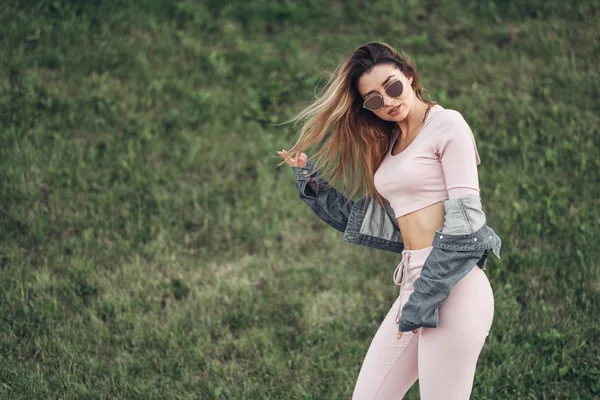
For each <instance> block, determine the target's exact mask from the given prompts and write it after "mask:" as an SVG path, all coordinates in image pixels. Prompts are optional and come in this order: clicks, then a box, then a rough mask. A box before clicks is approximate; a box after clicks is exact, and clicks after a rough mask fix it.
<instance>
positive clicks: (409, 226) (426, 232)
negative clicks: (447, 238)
mask: <svg viewBox="0 0 600 400" xmlns="http://www.w3.org/2000/svg"><path fill="white" fill-rule="evenodd" d="M444 215H445V209H444V202H439V203H435V204H432V205H430V206H428V207H425V208H422V209H420V210H417V211H414V212H411V213H409V214H406V215H403V216H401V217H398V218H396V220H397V221H398V227H399V228H400V233H401V235H402V241H403V242H404V248H405V249H407V250H420V249H424V248H426V247H429V246H431V245H432V243H433V238H434V237H435V232H436V231H437V230H438V229H441V228H442V227H443V226H444Z"/></svg>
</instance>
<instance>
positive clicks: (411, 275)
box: [352, 246, 494, 400]
mask: <svg viewBox="0 0 600 400" xmlns="http://www.w3.org/2000/svg"><path fill="white" fill-rule="evenodd" d="M432 249H433V247H431V246H430V247H427V248H425V249H421V250H405V251H404V253H403V254H402V257H403V260H404V261H407V260H408V269H407V270H408V275H407V276H406V277H405V278H404V279H403V280H404V282H405V283H404V284H403V289H402V291H401V292H402V298H400V296H398V298H397V299H396V301H395V302H394V305H393V306H392V308H391V309H390V310H389V312H388V313H387V315H386V317H385V319H384V320H383V322H382V324H381V326H380V327H379V329H378V330H377V333H376V334H375V337H374V338H373V341H372V342H371V346H370V347H369V350H368V352H367V355H366V356H365V360H364V362H363V365H362V367H361V369H360V374H359V375H358V380H357V382H356V386H355V387H354V394H353V396H352V399H353V400H372V399H378V400H384V399H385V400H387V399H389V400H392V399H393V400H399V399H401V398H402V397H403V396H404V395H405V394H406V392H407V391H408V390H409V389H410V387H411V386H412V385H413V383H415V381H416V380H417V379H419V391H420V395H421V399H422V400H434V399H444V400H452V399H460V400H463V399H468V398H469V396H470V394H471V390H472V388H473V378H474V376H475V367H476V364H477V358H478V357H479V353H480V352H481V349H482V348H483V344H484V342H485V339H486V337H487V335H488V333H489V330H490V327H491V325H492V320H493V318H494V296H493V292H492V287H491V286H490V283H489V281H488V278H487V276H486V275H485V272H484V271H483V270H481V268H479V267H478V266H474V267H473V269H472V270H471V271H470V272H469V273H468V274H467V275H466V276H465V277H464V278H463V279H461V280H460V281H459V282H458V283H457V284H456V285H455V286H454V287H453V288H452V290H451V291H450V295H449V296H448V298H447V299H446V300H445V301H444V302H443V303H442V305H441V306H440V311H439V320H438V325H437V327H436V328H420V329H419V331H418V333H417V334H414V333H412V332H405V333H404V334H403V335H402V338H401V339H400V340H397V339H396V334H397V333H398V325H396V323H395V319H396V315H397V313H398V311H399V310H400V309H401V308H402V307H401V306H404V304H406V302H407V301H408V297H409V296H410V294H411V293H412V292H413V291H414V287H413V282H414V281H415V279H416V278H418V277H419V275H420V274H421V269H422V267H423V263H424V262H425V259H426V258H427V256H428V255H429V253H430V252H431V250H432ZM409 253H410V257H408V255H409ZM401 263H402V262H401Z"/></svg>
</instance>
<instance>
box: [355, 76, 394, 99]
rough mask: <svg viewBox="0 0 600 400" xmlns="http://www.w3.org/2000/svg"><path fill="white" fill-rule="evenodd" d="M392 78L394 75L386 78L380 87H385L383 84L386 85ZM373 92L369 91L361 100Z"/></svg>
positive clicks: (373, 91)
mask: <svg viewBox="0 0 600 400" xmlns="http://www.w3.org/2000/svg"><path fill="white" fill-rule="evenodd" d="M393 77H394V75H390V76H388V77H387V78H386V79H385V81H383V83H382V84H381V86H385V84H386V83H388V82H389V81H390V79H392V78H393ZM375 92H376V90H371V91H370V92H369V93H366V94H365V95H364V96H363V99H364V98H365V97H367V96H368V95H370V94H371V93H375Z"/></svg>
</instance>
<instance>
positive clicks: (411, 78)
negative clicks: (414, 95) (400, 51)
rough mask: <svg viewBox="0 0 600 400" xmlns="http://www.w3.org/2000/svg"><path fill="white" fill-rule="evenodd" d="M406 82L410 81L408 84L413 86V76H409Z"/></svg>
mask: <svg viewBox="0 0 600 400" xmlns="http://www.w3.org/2000/svg"><path fill="white" fill-rule="evenodd" d="M406 80H407V81H408V83H409V84H411V85H412V82H413V77H412V75H409V76H407V77H406Z"/></svg>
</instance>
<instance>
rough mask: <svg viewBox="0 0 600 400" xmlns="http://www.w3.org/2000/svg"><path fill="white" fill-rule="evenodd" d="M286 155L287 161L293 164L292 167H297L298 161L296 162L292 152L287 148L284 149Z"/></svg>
mask: <svg viewBox="0 0 600 400" xmlns="http://www.w3.org/2000/svg"><path fill="white" fill-rule="evenodd" d="M283 152H284V154H285V156H286V157H287V161H288V163H289V164H290V165H291V166H292V167H297V166H298V163H297V162H296V160H294V159H293V158H292V157H291V156H290V154H289V153H288V152H287V150H283Z"/></svg>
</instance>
